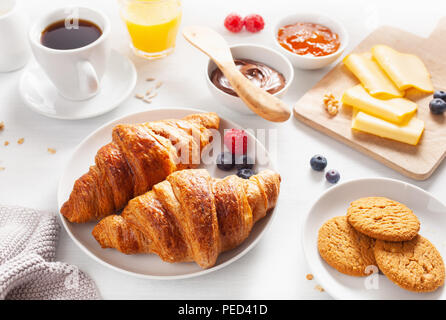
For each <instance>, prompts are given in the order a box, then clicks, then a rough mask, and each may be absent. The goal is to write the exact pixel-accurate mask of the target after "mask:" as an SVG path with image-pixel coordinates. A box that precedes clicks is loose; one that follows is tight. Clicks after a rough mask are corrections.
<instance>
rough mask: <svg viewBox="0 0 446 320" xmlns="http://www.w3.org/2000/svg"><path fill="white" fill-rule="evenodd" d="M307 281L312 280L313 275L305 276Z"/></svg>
mask: <svg viewBox="0 0 446 320" xmlns="http://www.w3.org/2000/svg"><path fill="white" fill-rule="evenodd" d="M306 278H307V280H313V278H314V277H313V275H312V274H311V273H309V274H307V276H306Z"/></svg>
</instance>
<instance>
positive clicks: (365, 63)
mask: <svg viewBox="0 0 446 320" xmlns="http://www.w3.org/2000/svg"><path fill="white" fill-rule="evenodd" d="M343 61H344V64H345V66H346V67H347V68H348V69H349V70H350V71H351V72H352V73H353V74H354V75H355V76H356V78H358V79H359V81H361V83H362V85H363V86H364V88H365V89H366V90H367V91H368V92H369V93H370V94H371V95H372V96H374V97H376V98H380V99H389V98H399V97H402V96H404V92H402V91H400V90H398V88H397V87H396V86H395V85H394V84H393V82H392V81H391V80H390V79H389V78H388V77H387V75H386V74H385V72H384V71H383V70H382V69H381V68H380V67H379V65H378V64H377V63H376V61H375V60H373V58H372V54H371V53H369V52H366V53H361V54H358V53H352V54H349V55H348V56H346V57H345V58H344V60H343Z"/></svg>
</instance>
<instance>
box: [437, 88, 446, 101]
mask: <svg viewBox="0 0 446 320" xmlns="http://www.w3.org/2000/svg"><path fill="white" fill-rule="evenodd" d="M434 99H441V100H444V101H446V92H444V91H441V90H437V91H435V93H434Z"/></svg>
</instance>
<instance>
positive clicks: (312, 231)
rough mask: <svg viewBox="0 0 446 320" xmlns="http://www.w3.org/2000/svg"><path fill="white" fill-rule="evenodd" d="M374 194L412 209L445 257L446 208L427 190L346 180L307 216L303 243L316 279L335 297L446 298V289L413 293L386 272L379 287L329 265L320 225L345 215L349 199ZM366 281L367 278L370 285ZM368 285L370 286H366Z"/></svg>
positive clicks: (382, 181)
mask: <svg viewBox="0 0 446 320" xmlns="http://www.w3.org/2000/svg"><path fill="white" fill-rule="evenodd" d="M371 196H383V197H387V198H390V199H393V200H396V201H399V202H401V203H404V204H405V205H406V206H408V207H409V208H411V209H412V210H413V212H414V213H415V214H416V215H417V216H418V219H419V220H420V222H421V230H420V234H421V235H423V236H424V237H426V238H427V239H429V240H430V241H431V242H432V243H433V244H434V245H435V246H436V247H437V249H438V250H439V251H440V253H441V255H442V257H443V258H446V236H445V232H444V230H446V207H445V205H444V204H443V203H441V202H440V201H439V200H438V199H436V198H435V197H433V196H432V195H431V194H429V193H428V192H426V191H424V190H422V189H420V188H418V187H416V186H414V185H411V184H408V183H405V182H402V181H398V180H393V179H385V178H376V179H360V180H354V181H349V182H345V183H343V184H340V185H338V186H335V187H332V188H330V189H329V190H328V191H326V192H325V193H324V194H323V195H322V196H321V197H320V198H319V199H318V200H317V201H316V203H315V204H314V205H313V207H312V208H311V209H310V211H309V212H308V214H307V216H306V217H305V221H304V224H303V230H302V237H303V238H302V244H303V249H304V252H305V256H306V259H307V262H308V264H309V266H310V268H311V271H312V272H313V274H314V276H315V278H316V281H317V282H318V283H319V284H320V285H321V286H322V287H323V288H324V289H325V290H326V291H327V292H328V293H329V294H330V295H331V296H332V297H334V298H336V299H385V300H386V299H446V290H445V289H444V287H441V288H439V289H438V290H437V291H435V292H431V293H414V292H409V291H406V290H404V289H401V288H400V287H398V286H397V285H396V284H394V283H392V282H391V281H390V280H389V279H387V278H386V277H385V276H384V275H382V274H379V275H378V278H377V283H378V289H370V287H374V286H373V285H372V286H370V284H373V283H375V282H371V281H370V280H371V279H370V278H369V279H367V277H351V276H348V275H344V274H342V273H340V272H338V271H336V270H335V269H333V268H332V267H330V266H329V265H328V264H327V263H326V262H325V261H324V260H323V259H322V258H321V257H320V255H319V252H318V250H317V234H318V230H319V228H320V227H321V226H322V224H323V223H324V222H325V221H327V220H328V219H330V218H332V217H336V216H341V215H345V214H346V212H347V208H348V206H349V205H350V202H352V201H354V200H356V199H358V198H361V197H371ZM365 281H368V283H367V285H366V283H365ZM367 287H368V288H369V289H367Z"/></svg>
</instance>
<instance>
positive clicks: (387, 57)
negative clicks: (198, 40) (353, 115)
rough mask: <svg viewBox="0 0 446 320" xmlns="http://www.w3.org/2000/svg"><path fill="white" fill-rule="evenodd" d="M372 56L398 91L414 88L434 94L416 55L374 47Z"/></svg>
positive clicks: (429, 80)
mask: <svg viewBox="0 0 446 320" xmlns="http://www.w3.org/2000/svg"><path fill="white" fill-rule="evenodd" d="M372 55H373V58H374V59H375V60H376V62H377V63H378V64H379V66H380V67H381V68H382V69H383V70H384V71H385V73H386V74H387V75H388V76H389V78H390V79H391V80H392V81H393V83H395V85H396V86H397V87H398V89H400V90H406V89H408V88H411V87H414V88H416V89H418V90H420V91H423V92H429V93H430V92H434V87H433V85H432V81H431V76H430V74H429V72H428V71H427V69H426V67H425V65H424V63H423V61H421V59H420V58H418V57H417V56H416V55H413V54H406V53H401V52H398V51H396V50H394V49H392V48H390V47H388V46H385V45H376V46H374V47H373V48H372Z"/></svg>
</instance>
